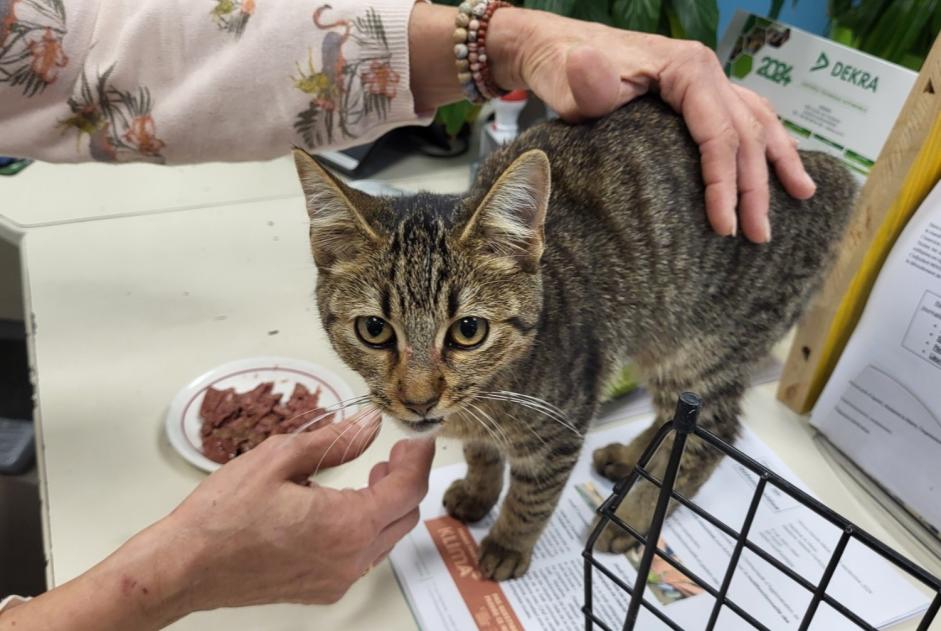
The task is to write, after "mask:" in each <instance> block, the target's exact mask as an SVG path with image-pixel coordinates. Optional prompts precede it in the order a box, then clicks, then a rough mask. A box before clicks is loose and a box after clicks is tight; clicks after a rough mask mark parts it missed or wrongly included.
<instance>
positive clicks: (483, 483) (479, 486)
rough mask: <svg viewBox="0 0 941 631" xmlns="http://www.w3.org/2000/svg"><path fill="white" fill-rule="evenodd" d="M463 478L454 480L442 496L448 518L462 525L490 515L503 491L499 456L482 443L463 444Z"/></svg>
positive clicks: (495, 449)
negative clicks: (464, 470)
mask: <svg viewBox="0 0 941 631" xmlns="http://www.w3.org/2000/svg"><path fill="white" fill-rule="evenodd" d="M464 459H465V460H466V461H467V475H466V476H465V477H464V479H462V480H455V481H454V482H452V483H451V486H449V487H448V490H447V491H446V492H445V494H444V507H445V509H447V511H448V515H450V516H451V517H454V518H455V519H459V520H460V521H463V522H475V521H480V520H481V519H483V517H484V516H485V515H486V514H487V513H489V512H490V509H491V508H493V506H494V504H496V503H497V500H498V499H499V498H500V491H501V490H502V489H503V465H504V460H503V454H502V453H500V450H499V449H497V447H496V445H494V444H493V443H491V442H485V441H468V442H465V443H464Z"/></svg>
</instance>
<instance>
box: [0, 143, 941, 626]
mask: <svg viewBox="0 0 941 631" xmlns="http://www.w3.org/2000/svg"><path fill="white" fill-rule="evenodd" d="M427 160H428V159H419V158H416V159H414V160H413V161H412V162H411V165H409V164H404V165H400V166H399V167H398V170H393V172H392V173H391V174H385V176H384V177H383V178H382V179H383V180H384V181H386V182H388V183H391V184H394V185H397V186H400V187H403V188H428V189H436V190H440V191H457V190H461V188H463V187H464V185H465V184H466V177H467V176H466V167H465V166H463V165H462V164H459V163H458V162H450V163H449V164H448V166H447V168H445V169H444V170H438V169H433V170H429V169H430V168H431V166H429V164H428V161H427ZM434 164H436V163H435V162H434V161H431V165H432V166H433V165H434ZM48 166H49V165H38V166H36V167H30V169H34V168H35V170H34V171H33V173H32V177H33V178H34V180H33V182H32V185H33V186H34V187H39V188H38V189H34V191H35V194H34V193H33V192H31V191H30V190H29V188H30V187H25V188H23V189H22V190H20V189H17V190H18V192H16V193H15V194H14V196H13V199H14V200H15V201H16V203H15V204H14V205H13V208H12V210H11V207H10V206H8V205H5V207H4V210H3V211H2V212H3V213H4V214H6V215H7V217H8V219H10V220H11V221H13V222H15V223H16V224H17V225H18V226H21V227H23V229H24V232H25V237H24V239H23V242H22V247H23V248H24V261H25V262H26V267H27V275H28V291H27V293H28V300H29V306H28V307H27V309H31V310H32V312H33V313H34V314H35V322H34V324H35V327H36V328H35V330H34V331H33V342H34V346H33V353H34V357H33V361H34V369H35V370H36V375H37V389H38V401H39V416H40V419H39V421H40V439H41V445H42V459H41V463H40V464H41V466H40V474H41V479H42V483H43V492H44V499H45V502H44V505H43V506H44V520H45V523H46V528H47V532H46V546H47V553H48V555H49V561H50V563H49V567H48V572H49V577H50V579H51V582H52V584H61V583H62V582H64V581H66V580H68V579H69V578H71V577H73V576H76V575H77V574H79V573H81V572H82V571H84V570H85V569H87V568H88V567H90V566H91V565H93V564H94V563H96V562H97V561H99V560H100V559H101V558H103V557H104V556H105V555H107V554H108V553H109V552H111V551H112V550H113V549H114V548H115V547H117V546H118V545H120V544H121V543H122V542H123V541H124V540H126V539H127V538H128V537H129V536H131V535H132V534H133V533H134V532H136V531H137V530H139V529H141V528H143V527H144V526H146V525H148V524H150V523H151V522H153V521H155V520H156V519H159V518H160V517H161V516H163V515H165V514H166V513H167V512H168V511H169V510H170V509H172V508H173V507H174V506H175V505H176V504H177V503H178V502H179V501H181V500H182V499H183V497H185V496H186V495H187V494H188V493H189V492H190V491H191V490H192V488H193V486H194V485H196V484H197V483H199V481H200V480H202V479H203V477H204V476H203V474H202V473H200V472H199V471H197V470H195V469H194V468H192V467H191V466H190V465H188V464H187V463H185V462H184V461H183V460H182V459H181V458H180V457H179V456H177V455H176V453H175V452H173V451H172V450H171V448H170V446H169V444H168V442H167V440H166V438H165V436H164V433H163V415H164V414H165V412H166V408H167V405H168V403H169V401H170V399H171V398H172V397H173V395H174V394H175V393H176V392H177V390H178V389H179V388H180V387H181V386H183V385H184V384H186V383H187V382H188V381H189V380H191V379H192V378H194V377H196V376H198V375H199V374H201V373H202V372H204V371H205V370H207V369H209V368H212V367H214V366H216V365H218V364H221V363H223V362H226V361H229V360H232V359H236V358H242V357H249V356H255V355H285V356H293V357H299V358H304V359H309V360H312V361H314V362H317V363H320V364H322V365H324V366H325V367H327V368H329V369H331V370H333V371H335V372H336V373H337V374H339V375H341V376H342V377H343V378H345V379H347V381H348V382H349V383H350V384H351V385H354V388H355V389H358V390H362V387H363V386H362V382H361V381H360V380H359V378H358V377H357V376H356V375H355V374H353V373H352V372H351V371H350V370H348V369H347V368H346V367H345V366H344V365H343V364H342V363H341V362H340V361H339V360H338V359H337V358H336V357H335V355H334V354H333V352H332V351H331V350H330V349H329V347H328V346H327V343H326V339H325V337H324V334H323V332H322V330H321V328H320V324H319V322H318V319H317V315H316V309H315V306H314V299H313V287H314V274H315V270H314V266H313V264H312V262H311V261H310V255H309V250H308V244H307V227H306V215H305V211H304V204H303V200H302V199H301V197H300V193H299V190H297V187H296V185H295V183H294V177H295V176H294V171H293V165H291V164H290V163H289V162H288V161H287V160H285V159H280V160H277V161H273V162H270V163H266V164H264V165H256V166H255V167H254V168H250V167H249V166H247V165H236V166H235V167H233V165H207V166H202V167H187V168H186V169H183V170H181V171H180V172H175V170H173V169H163V171H164V172H162V173H157V172H156V171H151V169H152V168H153V167H140V169H142V170H136V169H135V167H122V168H114V167H110V166H106V167H98V166H97V165H92V167H85V166H83V167H55V168H54V169H52V170H46V167H48ZM40 167H41V168H40ZM233 168H238V169H243V168H244V169H247V170H245V171H239V172H240V173H249V172H251V173H254V174H258V173H264V174H265V175H264V177H262V178H261V179H259V180H258V182H260V183H259V184H258V187H257V188H253V187H252V186H249V185H247V184H246V183H245V182H237V181H236V182H234V183H233V184H232V188H230V187H227V186H226V185H225V184H224V183H223V182H222V180H223V179H228V178H224V177H223V173H228V172H229V170H230V169H233ZM30 169H27V171H26V172H27V173H28V172H29V171H30ZM70 169H75V171H69V170H70ZM101 169H104V170H101ZM125 169H127V170H125ZM198 170H202V171H200V173H201V174H200V175H194V174H193V173H194V172H195V171H198ZM53 174H56V175H57V177H56V179H55V181H49V177H50V176H51V175H53ZM89 174H93V175H94V177H91V176H89ZM154 174H156V175H154ZM59 176H61V177H59ZM86 176H88V177H91V179H90V180H89V179H87V177H86ZM145 176H146V177H145ZM17 177H20V176H17ZM246 177H247V176H246ZM152 178H153V179H152ZM237 179H238V178H236V180H237ZM63 181H65V182H70V183H71V184H70V185H69V186H73V185H74V188H71V189H69V190H70V191H71V192H70V193H68V194H66V193H65V192H64V191H65V189H64V188H63V189H61V190H56V189H55V187H56V186H58V185H60V184H62V182H63ZM112 184H113V185H114V188H110V189H109V188H108V187H110V186H112ZM42 185H45V186H46V188H42ZM17 186H20V184H19V183H18V184H17ZM162 187H163V189H164V190H159V189H161V188H162ZM47 189H48V190H47ZM102 189H108V190H109V192H108V193H107V194H106V195H105V196H104V197H103V198H99V199H108V200H109V201H107V203H104V204H103V205H97V206H96V203H97V202H96V201H95V200H94V199H91V198H93V197H94V196H95V195H97V193H98V191H100V190H102ZM4 193H5V189H3V188H0V194H4ZM108 195H110V196H111V197H108ZM239 195H241V196H243V197H242V198H239V197H238V196H239ZM70 199H71V200H73V202H74V203H73V204H72V206H71V208H73V209H80V210H76V212H75V213H74V214H73V215H69V214H68V213H66V212H63V211H62V209H61V208H59V209H56V208H52V207H51V206H53V205H55V204H64V203H67V202H68V201H69V200H70ZM245 199H249V200H254V201H244V200H245ZM260 199H261V201H259V200H260ZM240 200H241V201H240ZM181 208H188V209H189V210H187V212H169V211H173V210H179V209H181ZM100 217H107V218H100ZM28 225H32V226H33V227H31V228H27V227H26V226H28ZM275 330H276V331H277V334H270V332H271V331H275ZM745 417H746V419H747V422H748V424H749V426H751V427H752V428H753V429H754V430H755V431H756V432H757V433H758V435H759V437H761V438H762V439H764V440H765V441H766V442H768V443H769V444H770V445H771V446H772V447H773V448H774V449H775V450H776V451H777V452H778V454H779V455H780V456H781V458H782V459H783V460H784V461H785V462H786V463H787V464H788V465H789V466H790V467H791V468H792V469H793V470H794V471H795V472H796V473H797V474H798V475H799V476H800V477H801V478H802V479H803V480H804V481H805V482H807V483H808V485H809V486H810V487H811V488H812V489H813V490H814V492H815V493H817V494H818V496H819V497H820V498H821V500H822V501H823V502H825V503H826V504H828V505H830V506H831V507H832V508H834V509H835V510H837V511H839V512H841V513H843V514H844V515H845V516H847V517H848V518H850V519H851V520H853V521H855V522H857V523H858V524H859V525H860V526H862V527H863V528H865V529H867V530H869V531H871V532H872V533H873V534H875V535H876V536H878V537H881V538H883V539H884V540H885V541H886V542H887V543H889V544H890V545H892V546H895V547H897V548H899V549H901V550H902V551H904V552H906V553H908V554H909V555H912V556H916V558H917V560H918V561H919V562H922V563H926V564H927V565H928V566H929V569H931V570H933V571H934V572H941V564H938V563H937V562H928V559H927V558H925V557H924V555H923V554H922V553H920V552H919V548H918V547H917V545H916V544H915V543H914V542H913V541H912V540H911V538H909V537H908V536H907V535H906V534H905V533H903V532H902V531H901V529H900V528H898V527H896V526H895V525H894V522H892V520H890V519H889V518H887V517H886V516H885V515H884V513H882V512H881V511H880V510H878V509H877V508H876V506H875V503H874V502H872V501H871V500H869V499H868V497H866V496H865V495H864V494H863V493H861V492H860V491H858V490H857V489H856V488H855V486H854V485H853V484H845V483H844V480H843V474H842V473H839V472H837V471H835V469H834V467H833V466H832V465H831V464H829V462H828V461H827V460H826V459H825V458H823V457H822V456H821V454H820V453H819V451H818V448H817V446H816V445H815V443H814V442H813V440H812V433H811V430H810V429H809V427H808V426H807V424H806V422H805V420H804V419H802V418H800V417H798V416H795V415H794V414H793V413H791V412H790V411H789V410H788V409H787V408H785V407H784V406H783V405H781V404H780V403H778V402H777V401H776V400H775V398H774V384H767V385H764V386H759V387H757V388H753V389H752V390H750V391H749V393H748V395H747V399H746V405H745ZM398 436H399V434H398V433H397V432H396V431H395V428H394V427H391V426H389V427H386V428H384V429H383V431H382V434H381V436H380V438H379V439H378V440H377V442H376V444H375V445H373V447H371V449H370V451H368V452H367V453H366V454H365V455H364V456H363V457H362V458H360V459H359V460H357V461H355V462H354V463H351V464H349V465H346V466H345V467H342V468H340V469H337V470H334V471H330V472H328V473H327V474H326V475H325V476H324V477H323V482H324V483H325V484H336V485H342V486H352V485H356V484H362V483H364V482H365V479H366V476H367V473H368V470H369V468H370V463H372V462H375V461H376V460H378V459H380V458H382V457H383V456H384V455H385V454H386V453H387V452H388V449H389V447H390V445H391V444H392V442H394V440H396V438H397V437H398ZM460 457H461V452H460V449H459V447H457V446H456V445H454V444H442V445H440V446H439V451H438V455H437V459H436V463H437V464H445V463H450V462H454V461H456V460H458V459H460ZM174 628H176V629H194V630H195V629H206V628H226V629H233V630H237V629H259V628H263V629H266V630H273V631H276V630H280V629H284V630H288V629H316V630H318V631H329V630H337V631H340V630H343V631H348V630H351V629H383V630H387V631H399V630H403V631H404V630H412V629H415V628H416V627H415V623H414V621H413V618H412V616H411V614H410V612H409V610H408V607H407V605H406V603H405V600H404V598H403V596H402V594H401V592H400V590H399V588H398V585H397V583H396V582H395V579H394V577H393V575H392V572H391V570H390V568H389V566H388V563H384V564H382V565H381V566H380V567H379V568H377V569H376V570H375V571H373V572H372V573H370V574H369V576H367V577H366V578H365V579H364V580H362V581H360V582H359V583H358V584H357V585H356V586H355V587H354V588H353V590H352V591H351V592H350V593H349V594H348V595H347V597H346V598H344V599H343V600H342V601H341V602H340V603H339V604H337V605H334V606H331V607H302V606H286V605H278V606H267V607H252V608H247V609H239V610H228V611H226V610H223V611H216V612H209V613H201V614H197V615H193V616H190V617H187V618H185V619H184V620H182V621H180V622H178V623H177V624H176V625H174ZM900 628H901V629H908V628H910V629H914V628H915V627H914V625H909V626H907V627H906V626H903V627H900ZM932 629H941V622H939V623H937V624H936V625H935V626H933V627H932Z"/></svg>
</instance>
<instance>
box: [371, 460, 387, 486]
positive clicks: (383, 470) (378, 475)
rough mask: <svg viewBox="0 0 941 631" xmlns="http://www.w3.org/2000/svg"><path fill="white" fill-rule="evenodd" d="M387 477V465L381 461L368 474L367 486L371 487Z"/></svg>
mask: <svg viewBox="0 0 941 631" xmlns="http://www.w3.org/2000/svg"><path fill="white" fill-rule="evenodd" d="M387 475H389V463H388V462H385V461H383V462H380V463H378V464H376V465H375V466H374V467H373V468H372V470H371V471H370V472H369V486H372V485H373V484H375V483H376V482H378V481H379V480H381V479H382V478H384V477H386V476H387Z"/></svg>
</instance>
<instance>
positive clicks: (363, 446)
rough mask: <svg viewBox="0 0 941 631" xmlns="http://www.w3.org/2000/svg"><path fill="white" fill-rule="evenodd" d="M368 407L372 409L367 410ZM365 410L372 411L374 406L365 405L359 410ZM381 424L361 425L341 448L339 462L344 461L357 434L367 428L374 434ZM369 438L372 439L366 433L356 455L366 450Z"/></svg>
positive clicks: (357, 436)
mask: <svg viewBox="0 0 941 631" xmlns="http://www.w3.org/2000/svg"><path fill="white" fill-rule="evenodd" d="M369 407H372V408H373V409H372V410H368V408H369ZM367 410H368V411H370V412H371V411H374V410H375V407H374V406H367V407H366V408H363V410H361V412H365V411H367ZM381 425H382V423H373V424H372V425H363V426H362V427H361V428H360V430H359V431H358V432H356V433H355V434H353V438H352V439H350V441H349V442H348V443H347V444H346V449H344V450H343V455H342V456H340V462H346V456H347V454H348V453H349V452H350V448H351V447H352V446H353V445H354V444H355V443H356V439H358V438H359V435H360V434H362V433H363V431H365V430H369V432H370V433H371V434H373V435H375V433H376V432H378V431H379V427H380V426H381ZM371 440H372V439H371V438H370V436H369V434H367V440H364V441H363V444H362V446H361V447H360V449H359V453H358V454H357V456H361V455H362V454H363V452H364V451H366V446H367V445H369V443H370V442H371Z"/></svg>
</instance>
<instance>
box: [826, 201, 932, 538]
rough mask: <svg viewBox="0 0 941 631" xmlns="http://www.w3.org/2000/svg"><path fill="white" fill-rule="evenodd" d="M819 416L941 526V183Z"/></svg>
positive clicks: (875, 295) (889, 266) (883, 276)
mask: <svg viewBox="0 0 941 631" xmlns="http://www.w3.org/2000/svg"><path fill="white" fill-rule="evenodd" d="M812 422H813V424H814V425H815V426H817V427H818V428H819V429H820V431H822V432H823V433H824V434H826V436H827V438H829V439H830V441H831V442H833V444H834V445H836V447H838V448H839V449H840V450H841V451H842V452H843V453H844V454H846V455H847V456H848V457H849V458H851V459H852V460H854V461H855V462H856V464H857V465H858V466H859V467H860V468H862V469H863V470H864V471H866V472H867V473H868V474H869V475H871V476H872V477H873V479H874V480H875V481H876V482H877V483H879V485H881V486H882V487H883V488H885V489H886V490H887V491H888V492H889V493H891V494H892V495H894V496H895V497H896V498H898V499H899V500H901V501H902V502H903V503H905V504H906V505H907V506H909V507H910V508H911V509H912V510H913V511H914V512H915V513H917V514H918V515H919V516H920V517H921V518H922V519H923V520H924V521H926V522H927V523H928V524H929V525H931V526H933V527H934V528H935V529H936V530H937V529H941V185H936V186H935V188H934V190H933V191H932V192H931V194H930V195H928V197H927V198H926V199H925V201H924V202H923V203H922V205H921V207H920V208H919V209H918V211H917V212H916V213H915V214H914V215H913V216H912V218H911V220H909V223H908V226H907V227H906V228H905V230H904V231H903V232H902V234H901V236H900V237H899V239H898V241H896V243H895V245H894V246H893V248H892V251H891V253H890V254H889V257H888V258H887V259H886V262H885V264H884V265H883V267H882V270H881V271H880V272H879V278H878V279H877V280H876V283H875V285H874V286H873V289H872V293H870V295H869V300H868V301H867V303H866V309H865V311H863V315H862V317H861V318H860V320H859V324H858V325H857V326H856V330H855V331H854V332H853V335H852V337H851V338H850V340H849V342H848V343H847V345H846V348H845V349H844V351H843V354H842V355H841V356H840V361H839V363H838V364H837V366H836V369H835V370H834V371H833V374H832V375H831V376H830V380H829V381H828V382H827V385H826V387H825V388H824V390H823V393H822V394H821V395H820V399H819V400H818V401H817V404H816V406H815V407H814V411H813V415H812Z"/></svg>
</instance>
